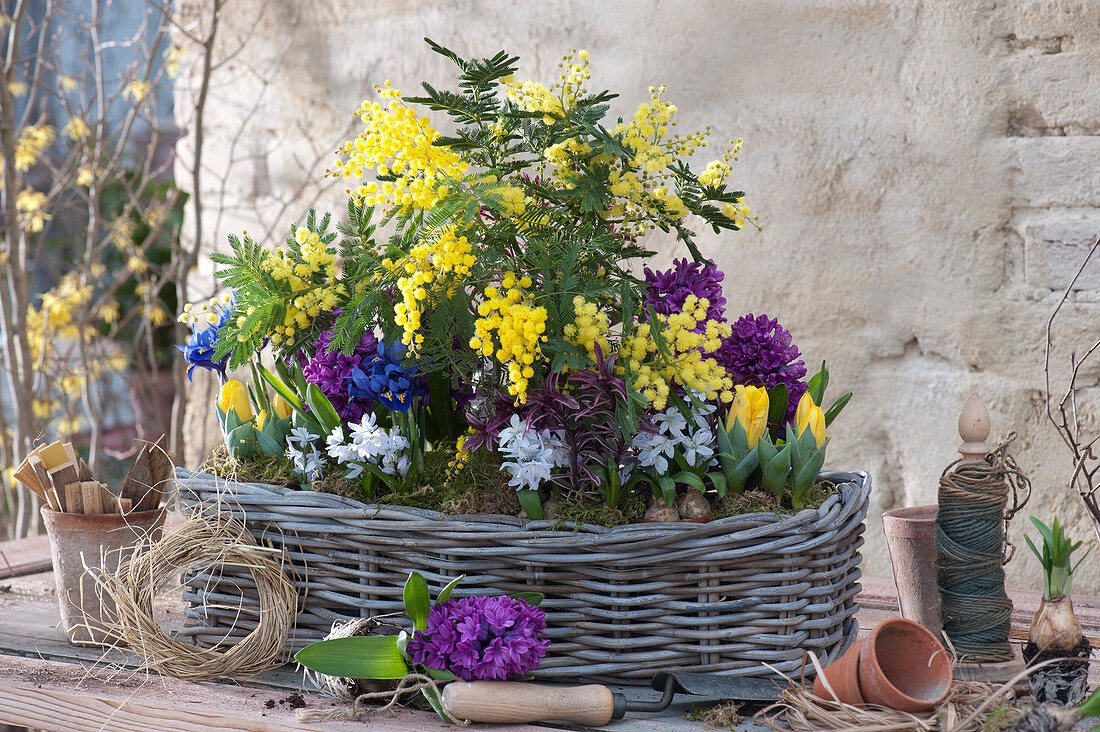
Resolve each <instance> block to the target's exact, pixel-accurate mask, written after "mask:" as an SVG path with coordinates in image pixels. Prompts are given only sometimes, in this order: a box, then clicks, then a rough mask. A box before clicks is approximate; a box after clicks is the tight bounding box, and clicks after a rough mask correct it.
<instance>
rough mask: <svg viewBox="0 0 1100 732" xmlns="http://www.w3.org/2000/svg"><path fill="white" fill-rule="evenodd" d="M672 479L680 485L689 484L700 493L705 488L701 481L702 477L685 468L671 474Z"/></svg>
mask: <svg viewBox="0 0 1100 732" xmlns="http://www.w3.org/2000/svg"><path fill="white" fill-rule="evenodd" d="M672 480H673V481H675V482H676V483H679V484H681V485H690V486H691V487H692V488H695V489H696V490H698V491H699V492H700V493H702V492H703V491H705V490H706V489H707V486H706V484H705V483H703V479H702V478H700V477H699V476H698V475H696V474H695V473H691V472H689V471H687V470H684V471H681V472H679V473H677V474H676V475H674V476H672Z"/></svg>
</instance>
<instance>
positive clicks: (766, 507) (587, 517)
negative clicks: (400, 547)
mask: <svg viewBox="0 0 1100 732" xmlns="http://www.w3.org/2000/svg"><path fill="white" fill-rule="evenodd" d="M454 457H455V450H454V447H449V448H443V449H440V450H433V451H431V452H428V453H426V454H425V455H424V465H423V468H422V469H421V471H420V475H419V487H417V488H416V489H415V490H412V491H407V492H397V493H393V494H388V495H384V496H378V497H375V498H371V497H370V496H367V495H366V494H365V493H364V492H363V489H362V487H361V486H360V484H359V482H358V481H349V480H347V479H345V478H344V477H343V473H344V471H342V470H337V469H334V467H333V466H331V465H330V466H329V467H328V469H327V470H325V471H324V477H323V478H321V479H319V480H317V481H315V482H314V484H313V485H312V486H308V487H307V489H311V490H315V491H320V492H324V493H333V494H335V495H339V496H344V497H346V498H352V499H355V500H358V501H363V502H364V503H380V504H387V505H393V506H397V505H400V506H410V507H412V508H426V509H431V510H433V511H440V512H442V513H446V514H452V515H453V514H470V513H501V514H507V515H512V516H522V515H523V511H522V507H521V506H520V504H519V499H518V497H517V495H516V490H515V488H514V487H513V486H510V485H508V479H509V476H508V474H507V472H505V471H504V470H503V469H502V468H501V460H500V456H499V455H496V454H493V453H489V452H486V451H485V450H478V451H476V452H474V453H473V454H472V455H471V456H470V459H469V462H468V464H467V465H466V466H465V467H464V468H463V469H462V470H460V471H457V472H456V473H454V474H453V475H452V471H451V464H452V462H453V460H454ZM203 469H204V470H207V471H209V472H212V473H214V474H215V475H218V476H219V477H222V478H226V479H228V480H236V481H242V482H253V483H269V484H273V485H280V486H286V487H288V488H300V487H301V486H300V483H299V481H298V480H297V478H296V476H295V475H294V471H293V465H292V463H291V461H290V460H289V459H288V458H286V457H285V456H282V455H280V456H276V457H267V456H264V457H261V458H258V459H257V458H253V459H240V458H231V457H230V456H229V455H228V453H227V452H226V450H225V447H224V446H222V445H219V446H218V447H216V448H215V449H214V451H213V454H212V455H211V457H210V459H209V460H208V461H207V462H206V463H205V464H204V465H203ZM835 492H836V485H835V484H833V483H830V482H827V481H826V482H822V483H819V484H817V485H816V486H815V487H814V489H813V492H812V494H811V501H810V503H809V504H808V507H809V508H816V507H818V506H820V505H821V503H822V501H824V500H825V499H826V498H828V497H829V496H831V495H832V494H833V493H835ZM707 497H708V499H709V500H710V502H711V505H712V506H713V508H714V513H713V514H712V518H713V519H720V518H727V517H730V516H740V515H742V514H747V513H774V514H780V513H791V512H792V508H791V503H790V496H789V495H784V496H783V500H782V501H779V500H776V498H775V496H773V495H771V494H770V493H765V492H764V491H761V490H749V491H745V492H743V493H739V494H730V495H727V496H726V497H725V498H723V499H722V500H720V501H719V500H716V496H715V495H714V494H713V493H708V494H707ZM648 501H649V496H648V495H647V494H645V493H644V492H641V493H634V494H631V495H626V496H623V499H622V501H621V502H620V504H619V506H617V507H615V508H610V507H608V506H605V505H604V504H603V503H602V502H601V501H599V500H598V499H597V498H596V497H595V495H593V494H591V493H590V494H587V495H583V496H565V497H563V498H561V499H560V500H558V501H552V502H550V505H549V506H548V512H547V518H552V519H556V520H558V521H560V522H575V523H578V524H595V525H597V526H621V525H623V524H631V523H636V522H638V521H640V520H641V519H642V517H643V516H644V515H645V511H646V507H647V504H648Z"/></svg>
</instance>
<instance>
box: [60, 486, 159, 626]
mask: <svg viewBox="0 0 1100 732" xmlns="http://www.w3.org/2000/svg"><path fill="white" fill-rule="evenodd" d="M164 515H165V510H164V508H163V507H162V508H159V509H157V510H155V511H134V512H132V513H128V514H125V515H123V514H118V513H104V514H79V513H61V512H59V511H51V510H50V509H49V508H47V507H46V506H43V507H42V521H43V523H44V524H45V525H46V533H47V534H48V535H49V540H50V555H51V558H52V559H53V573H54V580H55V582H56V584H57V599H58V602H59V603H60V605H61V619H62V621H63V624H64V626H65V634H66V635H67V636H68V638H69V641H70V642H71V643H73V644H75V645H111V644H112V643H115V642H117V640H118V639H117V638H116V637H115V636H114V635H112V634H111V633H110V632H108V630H107V628H109V627H110V625H111V624H112V623H113V622H115V620H116V613H115V604H114V602H113V601H112V600H111V598H110V597H101V596H100V593H99V592H97V591H96V584H95V579H94V577H92V576H91V574H90V573H89V571H88V570H92V571H100V570H102V571H105V572H114V571H115V570H116V569H118V565H119V564H120V563H121V562H122V561H123V560H125V559H127V558H129V557H130V555H131V554H132V553H133V550H134V546H135V545H136V544H138V543H139V542H141V541H143V540H145V539H147V538H149V537H150V536H151V537H152V538H153V540H155V539H156V538H158V537H159V536H160V529H161V527H162V526H163V525H164Z"/></svg>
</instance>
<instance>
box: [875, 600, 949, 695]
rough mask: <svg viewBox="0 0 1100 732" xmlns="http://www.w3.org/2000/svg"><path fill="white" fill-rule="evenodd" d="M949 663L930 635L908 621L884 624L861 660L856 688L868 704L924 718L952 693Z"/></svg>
mask: <svg viewBox="0 0 1100 732" xmlns="http://www.w3.org/2000/svg"><path fill="white" fill-rule="evenodd" d="M951 674H952V671H951V660H950V659H949V658H948V657H947V652H946V651H945V650H944V648H943V645H942V644H941V643H940V642H939V640H938V639H937V638H936V636H934V635H932V632H931V631H929V630H928V629H927V628H925V627H924V626H923V625H921V624H920V623H917V622H914V621H912V620H908V619H906V618H890V619H888V620H883V621H882V622H881V623H879V624H878V626H877V627H876V628H875V629H874V630H873V631H872V632H871V635H870V636H869V637H868V638H867V639H866V643H864V645H863V648H862V649H861V650H860V655H859V688H860V690H861V691H862V692H863V698H864V700H865V701H866V702H867V703H868V704H878V705H879V706H884V707H889V708H891V709H897V710H899V711H902V712H924V711H927V710H929V709H931V708H932V707H934V706H936V705H937V704H939V703H940V702H942V701H943V700H944V699H946V698H947V695H948V693H950V691H951Z"/></svg>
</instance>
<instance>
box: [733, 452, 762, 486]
mask: <svg viewBox="0 0 1100 732" xmlns="http://www.w3.org/2000/svg"><path fill="white" fill-rule="evenodd" d="M758 467H760V453H759V452H757V450H756V448H755V447H754V448H753V449H752V450H750V451H749V454H748V455H746V456H745V457H743V458H741V461H740V462H738V463H737V466H736V467H735V468H734V469H733V470H732V471H731V472H730V473H729V474H728V475H726V481H727V482H728V483H729V489H730V490H732V491H733V492H735V493H740V492H741V491H743V490H745V481H747V480H748V479H749V476H750V475H752V471H754V470H756V469H757V468H758Z"/></svg>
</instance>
